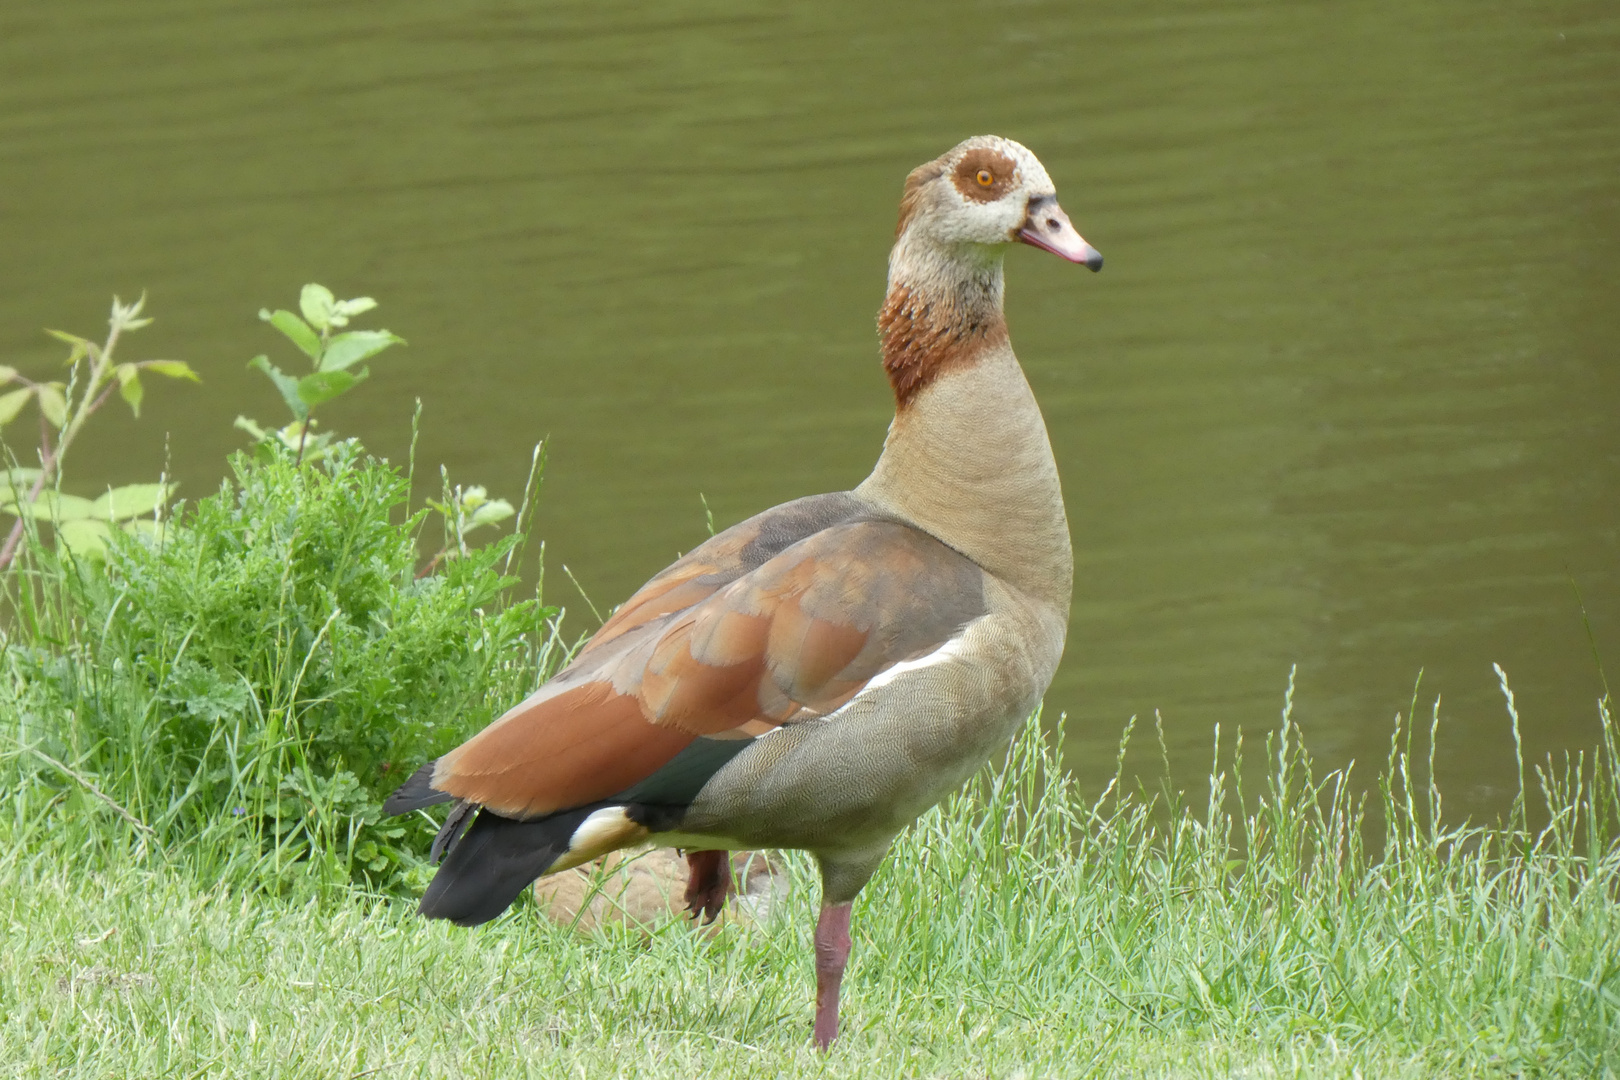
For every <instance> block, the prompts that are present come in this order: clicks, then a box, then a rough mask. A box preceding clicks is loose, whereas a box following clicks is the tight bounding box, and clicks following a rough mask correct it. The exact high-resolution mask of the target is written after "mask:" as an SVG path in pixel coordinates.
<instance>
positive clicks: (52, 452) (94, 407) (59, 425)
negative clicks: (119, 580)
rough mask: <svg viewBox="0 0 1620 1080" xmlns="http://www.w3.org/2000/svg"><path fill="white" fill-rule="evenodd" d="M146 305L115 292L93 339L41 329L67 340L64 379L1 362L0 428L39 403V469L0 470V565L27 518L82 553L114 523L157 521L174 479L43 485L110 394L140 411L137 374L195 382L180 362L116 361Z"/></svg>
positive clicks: (144, 322) (98, 547)
mask: <svg viewBox="0 0 1620 1080" xmlns="http://www.w3.org/2000/svg"><path fill="white" fill-rule="evenodd" d="M145 306H146V297H145V295H144V294H143V295H142V296H141V298H140V299H139V300H137V301H135V302H134V303H133V304H125V303H123V302H121V301H120V300H119V299H118V298H117V297H116V296H115V297H113V303H112V314H111V316H110V317H109V318H108V323H107V337H106V339H105V340H104V341H102V342H101V343H99V344H98V343H96V342H94V341H91V340H90V339H89V338H83V337H79V336H78V335H77V334H69V333H66V332H64V331H61V330H47V331H46V333H48V334H50V335H51V336H52V337H54V338H56V339H58V340H60V341H64V342H66V343H67V345H68V346H69V351H68V356H67V360H66V366H67V367H68V368H69V369H70V371H69V376H68V379H67V381H66V382H62V381H59V380H46V381H35V380H33V379H29V378H27V377H25V376H24V375H22V374H21V373H20V372H19V371H17V369H16V368H13V367H6V366H0V386H13V385H15V386H16V387H17V389H14V390H8V391H6V392H5V393H3V394H0V426H3V425H5V424H9V423H10V422H12V421H13V420H15V419H17V417H18V416H19V415H20V414H21V413H22V411H23V409H24V408H26V407H27V405H28V404H29V402H33V403H34V404H35V405H36V406H37V407H38V410H39V419H40V422H39V468H37V469H34V468H24V467H21V466H16V465H14V466H13V467H12V468H10V469H7V470H6V471H5V472H4V473H0V512H3V513H7V514H10V515H12V516H13V517H15V518H16V519H17V520H16V523H15V524H13V525H12V527H11V531H10V533H9V534H8V535H7V537H6V540H5V543H4V545H0V569H4V568H5V567H7V566H9V565H11V561H12V559H14V558H15V557H16V554H17V545H18V544H19V543H20V542H21V540H22V537H23V533H24V531H25V530H26V527H27V522H29V521H47V522H50V523H51V524H52V525H54V526H55V527H56V535H57V539H58V541H59V542H60V543H62V544H63V545H64V546H66V547H68V548H70V549H72V550H75V551H78V552H80V553H100V552H101V551H102V550H103V548H104V545H105V543H106V539H107V536H108V534H109V533H110V532H111V530H112V527H113V526H114V525H116V524H122V525H123V526H124V528H125V529H126V530H133V529H135V528H145V527H150V528H156V527H157V522H158V520H159V519H160V515H161V512H162V509H163V506H164V505H165V504H166V503H167V502H168V499H169V495H170V494H171V493H172V489H173V485H170V484H166V483H165V484H133V485H129V486H127V487H121V488H114V489H112V490H110V491H108V492H107V493H106V494H105V495H104V496H103V497H102V498H101V499H97V500H89V499H82V498H78V497H76V496H69V495H62V494H61V493H59V492H49V491H48V489H49V488H50V487H51V485H52V484H53V482H55V481H56V480H57V479H58V478H59V477H60V475H61V470H62V460H63V458H65V457H66V456H67V452H68V448H69V447H71V446H72V445H73V442H74V440H75V439H77V438H78V437H79V435H80V433H81V432H83V431H84V427H85V425H86V424H87V423H89V421H90V418H91V417H92V416H94V415H95V414H96V412H97V411H98V410H99V409H100V408H101V407H102V406H103V405H105V404H106V403H107V401H108V399H109V398H111V397H112V395H113V394H114V393H115V392H116V393H117V394H118V395H119V396H120V397H121V398H123V399H124V402H125V404H127V405H128V406H129V408H130V411H131V412H133V413H134V414H135V415H136V416H140V414H141V401H142V400H143V399H144V398H145V396H146V390H145V387H144V385H143V384H142V382H141V375H142V374H143V373H147V374H152V375H161V376H163V377H164V378H169V379H187V380H190V381H191V382H197V381H198V379H197V373H196V372H194V371H192V370H191V368H190V366H188V365H187V364H185V363H184V362H183V361H180V360H138V361H133V362H128V361H124V362H120V361H118V360H116V359H115V356H114V354H115V351H116V350H117V348H118V344H119V340H120V339H121V338H122V336H123V335H124V334H125V333H128V332H130V331H134V330H139V329H140V328H141V327H143V326H148V325H150V324H151V322H152V320H151V319H150V318H142V317H141V310H142V309H143V308H144V307H145ZM145 514H150V515H151V516H152V520H151V521H147V522H137V521H135V520H133V519H136V518H138V517H140V516H141V515H145Z"/></svg>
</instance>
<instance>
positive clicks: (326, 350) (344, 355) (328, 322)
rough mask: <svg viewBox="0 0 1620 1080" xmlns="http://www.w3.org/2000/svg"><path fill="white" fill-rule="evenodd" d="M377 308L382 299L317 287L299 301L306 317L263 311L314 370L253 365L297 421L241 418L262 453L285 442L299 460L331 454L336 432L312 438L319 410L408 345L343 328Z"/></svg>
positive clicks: (390, 336) (265, 360)
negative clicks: (378, 359) (280, 423)
mask: <svg viewBox="0 0 1620 1080" xmlns="http://www.w3.org/2000/svg"><path fill="white" fill-rule="evenodd" d="M376 306H377V301H375V300H373V299H372V298H371V297H369V296H360V297H356V298H354V299H352V300H339V299H337V297H335V296H334V295H333V294H332V290H331V289H328V288H327V287H326V286H324V285H316V284H313V283H312V284H309V285H305V286H304V288H303V291H302V292H301V293H300V294H299V297H298V309H299V311H301V312H302V313H303V317H302V318H300V317H299V316H298V315H295V314H294V313H293V312H291V311H287V310H284V309H278V310H276V311H270V310H269V309H260V311H259V318H261V319H263V320H264V321H265V322H267V323H269V324H270V325H271V326H274V327H275V328H276V329H277V330H279V331H281V333H282V335H283V336H284V337H285V338H286V339H287V340H288V341H290V342H292V343H293V344H294V345H296V346H297V347H298V349H299V351H301V352H302V353H303V354H304V355H305V356H307V357H308V358H309V360H310V364H311V365H312V367H313V370H312V371H311V372H310V374H308V375H304V376H301V377H300V376H293V375H288V374H287V373H285V372H283V371H282V370H281V369H280V368H278V367H276V365H274V364H272V363H271V362H270V358H269V357H268V356H265V355H262V354H261V355H259V356H255V357H254V358H253V359H252V360H250V361H248V367H251V368H254V369H256V370H258V371H262V372H264V374H265V377H266V378H268V379H269V380H270V381H271V383H273V384H274V385H275V388H276V390H277V392H278V393H280V394H281V399H282V400H283V401H285V402H286V403H287V408H288V409H290V410H291V411H292V415H293V421H292V423H290V424H288V425H286V426H285V427H282V428H270V429H266V428H264V427H262V426H261V425H260V424H258V423H257V422H255V421H253V420H249V419H248V418H247V417H245V416H238V417H237V418H236V426H237V427H238V428H241V429H242V430H243V431H246V432H247V433H248V434H249V435H251V436H253V440H254V443H255V444H256V445H257V446H258V447H260V448H261V450H262V451H266V452H267V451H269V449H270V448H271V447H272V446H274V445H277V444H279V445H281V446H283V447H285V448H288V449H291V450H292V451H293V456H294V460H296V461H302V460H303V459H304V456H305V454H306V453H308V454H310V455H312V456H314V457H319V456H320V455H321V454H324V453H325V452H326V449H327V447H329V446H330V445H331V442H332V438H333V435H332V433H331V432H323V433H322V434H320V435H316V436H314V437H313V438H311V435H310V432H311V430H312V429H313V428H314V426H315V418H314V412H315V409H316V407H317V406H320V405H324V404H326V403H327V402H328V401H331V400H332V399H333V398H336V397H338V396H339V395H341V394H346V393H348V392H349V391H350V390H352V389H354V388H355V387H356V386H358V385H359V384H360V383H361V382H363V381H364V380H365V379H366V378H367V377H368V376H369V375H370V374H371V372H370V369H368V368H365V367H358V366H357V365H359V364H361V363H362V362H363V361H366V360H369V359H371V358H372V357H373V356H376V355H377V354H378V353H380V352H382V351H383V350H384V349H386V348H388V347H390V346H392V345H403V344H405V339H404V338H402V337H400V336H399V335H397V334H394V333H392V332H390V331H388V330H344V329H343V328H344V327H346V326H348V325H349V320H350V319H352V318H354V317H355V316H356V315H363V314H365V313H366V312H368V311H370V310H371V309H372V308H374V307H376Z"/></svg>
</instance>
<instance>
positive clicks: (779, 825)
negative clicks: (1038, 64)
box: [385, 136, 1102, 1049]
mask: <svg viewBox="0 0 1620 1080" xmlns="http://www.w3.org/2000/svg"><path fill="white" fill-rule="evenodd" d="M1020 241H1021V242H1023V243H1027V244H1032V245H1034V246H1035V247H1038V248H1042V249H1044V250H1046V251H1050V252H1052V253H1054V254H1056V255H1060V256H1062V257H1063V258H1065V259H1068V260H1069V261H1071V262H1077V263H1084V264H1085V265H1086V266H1088V267H1090V268H1091V269H1092V270H1098V269H1100V268H1101V267H1102V256H1101V255H1099V254H1098V253H1097V251H1096V250H1095V249H1094V248H1092V247H1091V246H1090V245H1089V244H1087V243H1086V242H1085V241H1084V240H1083V239H1081V238H1080V235H1079V234H1078V233H1077V232H1075V230H1074V227H1073V226H1072V225H1071V224H1070V223H1069V219H1068V217H1067V216H1066V215H1065V214H1064V212H1063V211H1062V210H1061V209H1060V208H1059V207H1058V202H1057V195H1056V191H1055V190H1054V188H1053V186H1052V181H1051V180H1050V179H1049V178H1048V177H1047V175H1046V170H1045V169H1044V168H1042V167H1041V163H1040V162H1039V161H1038V160H1036V158H1035V155H1034V154H1031V153H1030V152H1029V151H1028V150H1027V149H1025V148H1024V147H1023V146H1020V145H1019V144H1018V143H1015V142H1012V141H1011V140H1008V139H1003V138H998V137H995V136H980V137H977V138H973V139H969V140H967V141H966V142H964V143H962V144H960V145H959V146H957V147H955V148H954V149H952V150H951V151H950V152H949V153H947V154H945V155H944V156H943V157H940V158H937V159H936V160H934V161H930V162H929V163H928V164H926V165H923V166H921V167H919V168H917V169H915V170H913V171H912V173H911V175H910V176H908V177H906V185H905V193H904V195H903V197H902V198H901V201H900V223H899V227H898V228H897V230H896V239H895V244H894V249H893V251H892V252H891V253H890V255H889V290H888V296H887V298H886V299H885V300H884V303H883V308H882V311H881V312H880V313H879V315H878V329H879V331H880V334H881V338H882V353H883V366H884V369H885V370H886V371H887V372H888V376H889V382H890V384H891V385H892V386H893V388H894V396H895V415H894V421H893V422H892V423H891V424H890V426H889V433H888V437H887V438H886V439H885V441H884V444H883V453H882V455H881V456H880V457H879V458H878V462H877V466H876V467H875V468H874V469H873V470H872V475H871V476H869V477H867V478H866V480H864V481H863V482H862V483H861V485H860V486H859V487H857V488H856V489H855V490H854V491H841V492H837V493H834V494H830V495H812V496H810V497H808V498H803V499H798V500H795V501H793V502H790V503H786V504H784V505H782V506H778V507H776V508H775V509H772V510H767V511H765V512H764V513H762V514H759V515H758V516H756V517H752V518H750V519H748V520H747V521H744V522H743V523H742V524H740V525H736V526H734V527H732V528H730V529H727V530H726V531H725V532H723V533H720V534H719V535H718V536H715V537H713V538H712V539H710V540H709V541H707V542H706V543H704V544H703V545H701V546H700V547H698V548H696V549H695V550H694V551H692V552H691V553H690V554H688V555H687V556H685V557H684V558H682V559H680V560H678V561H676V562H675V563H674V565H672V566H670V567H669V568H668V569H666V570H665V571H663V572H662V573H660V574H659V575H658V576H656V577H654V578H653V579H652V580H651V581H649V582H648V583H647V584H646V585H644V586H643V587H642V588H641V590H640V591H639V592H637V593H636V594H635V595H634V596H632V597H631V598H630V599H629V600H628V601H626V602H625V604H624V606H622V607H621V608H619V609H618V611H617V612H616V613H615V614H614V615H613V617H612V618H610V619H608V621H607V622H606V623H605V624H604V625H603V626H602V628H601V629H600V630H598V631H597V632H596V635H595V636H594V637H593V638H591V640H590V641H589V642H588V643H587V644H586V645H585V646H584V647H583V648H582V649H580V651H579V653H578V654H577V655H576V656H575V658H574V660H573V662H572V663H570V664H569V665H568V666H567V667H566V668H564V669H563V670H562V671H560V672H558V673H557V675H556V676H555V677H553V678H552V679H551V680H550V681H549V682H547V683H546V684H545V685H544V686H542V687H541V688H540V689H539V690H538V691H536V692H535V693H534V695H533V696H531V697H530V698H529V699H528V700H526V701H524V702H523V703H521V704H519V705H517V706H516V707H514V708H513V709H512V710H511V711H510V712H508V713H506V714H505V715H504V716H502V717H501V718H500V719H498V720H496V721H495V722H494V723H492V724H490V725H489V727H487V728H485V729H484V730H483V731H482V732H480V733H479V734H477V735H475V736H473V738H471V739H469V740H468V741H467V742H465V743H463V744H462V745H460V746H458V747H456V748H455V749H454V750H451V751H450V752H449V753H447V754H445V755H444V756H443V757H441V758H439V759H437V760H436V761H431V762H429V763H428V764H426V765H424V766H422V767H421V769H420V770H419V771H418V772H416V774H415V775H413V776H412V777H411V779H410V780H408V781H407V782H406V783H405V784H404V785H403V786H402V787H400V789H399V790H398V791H396V792H394V794H393V795H392V796H390V798H389V799H388V802H387V803H386V807H385V808H386V810H387V811H388V812H389V813H391V814H398V813H404V812H406V811H409V810H415V809H417V808H420V807H424V806H428V805H431V804H433V803H437V802H444V801H449V800H455V802H456V805H455V807H454V808H453V809H452V810H451V811H450V814H449V817H448V819H447V820H446V821H445V824H444V828H443V829H442V830H441V831H440V832H439V835H438V838H437V840H436V841H435V842H434V845H433V852H432V857H433V858H434V859H435V860H437V859H438V858H439V857H440V856H441V855H443V857H444V862H443V865H441V866H440V867H439V870H438V874H437V876H436V877H435V878H434V879H433V881H432V883H431V884H430V885H429V886H428V888H427V891H426V893H425V894H424V895H423V897H422V902H421V912H422V914H423V915H426V916H428V917H430V918H437V919H449V920H451V921H452V922H455V923H458V924H461V925H463V926H472V925H475V924H478V923H482V922H485V921H487V920H490V919H493V918H495V917H496V916H497V915H499V914H501V913H502V912H503V911H505V910H506V908H507V906H508V905H510V904H511V903H512V901H513V900H514V899H516V898H517V896H518V895H519V894H520V893H521V892H522V891H523V890H524V888H525V887H526V886H527V885H528V884H529V883H530V882H531V881H533V880H534V879H535V878H537V877H540V876H542V875H545V874H552V873H556V872H557V871H560V870H564V869H566V868H568V867H572V866H577V865H579V864H580V863H583V862H586V861H588V860H591V859H595V858H597V857H598V856H601V855H604V854H606V853H607V852H610V851H613V850H615V849H618V848H622V847H626V846H629V845H635V844H642V843H645V842H652V843H655V844H660V845H665V846H670V847H683V848H685V849H687V851H688V852H689V853H690V855H689V864H690V874H691V880H690V884H689V886H688V889H687V901H688V904H689V906H690V907H691V908H692V910H693V912H694V914H698V915H700V916H707V917H711V918H712V917H713V916H714V915H716V914H718V912H719V910H720V907H721V905H722V904H723V902H724V900H725V896H726V892H727V889H728V886H729V881H728V878H729V871H728V867H727V860H726V859H725V858H724V856H723V855H722V854H721V852H722V851H723V850H728V849H729V850H735V849H739V848H802V849H805V850H807V851H809V852H811V853H812V854H813V855H814V856H815V858H816V860H817V862H818V863H819V864H820V867H821V878H822V906H821V914H820V917H819V919H818V920H817V922H816V932H815V953H816V1015H815V1042H816V1044H817V1045H818V1046H819V1047H821V1048H823V1049H825V1048H826V1047H827V1046H828V1045H829V1044H830V1043H831V1042H832V1041H833V1040H834V1039H835V1038H837V1035H838V994H839V986H840V983H841V981H842V978H843V973H844V967H845V964H846V963H847V961H848V959H849V950H850V939H849V920H850V906H851V903H852V901H853V900H854V899H855V895H856V894H857V893H859V892H860V891H861V887H862V886H864V885H865V884H866V882H867V880H868V879H870V878H871V876H872V874H873V872H874V871H875V870H876V869H877V867H878V865H879V863H881V862H882V860H883V857H884V855H885V854H886V853H887V851H888V849H889V844H890V843H891V842H892V841H893V840H894V837H895V835H896V834H897V833H899V832H900V831H901V830H902V829H904V828H905V827H906V826H907V825H908V824H910V823H911V822H912V821H914V820H916V818H917V817H918V815H920V814H922V813H923V812H924V811H925V810H927V809H928V808H929V807H931V806H933V805H934V804H935V803H936V802H938V801H939V800H940V799H941V798H943V797H944V796H945V795H947V794H949V793H950V792H952V791H954V790H956V789H957V788H959V787H960V786H961V785H962V784H963V783H964V782H965V781H966V780H967V778H968V777H969V776H970V775H971V774H972V773H973V772H974V771H975V770H977V769H978V768H979V767H980V766H982V765H983V764H984V763H985V762H986V760H987V759H989V758H990V756H991V755H992V754H993V753H994V752H995V750H996V749H997V748H998V747H1001V746H1004V745H1006V743H1007V741H1008V739H1009V738H1010V737H1011V735H1012V733H1013V731H1014V730H1015V729H1016V728H1017V726H1018V725H1019V723H1020V722H1021V721H1022V720H1023V719H1024V718H1025V717H1027V716H1028V715H1029V714H1030V712H1031V711H1032V710H1033V709H1034V708H1035V706H1036V704H1037V703H1038V702H1039V701H1040V698H1041V695H1042V694H1043V693H1044V692H1045V691H1046V688H1047V685H1048V684H1049V683H1050V682H1051V679H1052V674H1053V672H1054V671H1055V670H1056V669H1057V664H1058V657H1059V655H1060V654H1061V653H1062V652H1063V637H1064V630H1065V625H1066V623H1067V620H1068V613H1069V593H1070V588H1071V583H1072V579H1073V558H1072V555H1071V553H1070V550H1069V528H1068V521H1067V519H1066V518H1065V516H1064V512H1063V498H1062V492H1061V491H1060V490H1059V487H1058V473H1057V466H1056V463H1055V462H1054V461H1053V459H1052V449H1051V445H1050V443H1049V442H1048V441H1047V436H1046V426H1045V424H1044V423H1043V422H1042V419H1041V413H1040V409H1039V407H1038V406H1037V405H1036V403H1035V397H1034V395H1033V394H1032V393H1031V392H1030V388H1029V384H1028V383H1027V382H1026V381H1025V379H1024V373H1023V371H1022V370H1021V369H1020V368H1019V366H1018V361H1017V359H1016V358H1015V357H1014V356H1013V351H1012V347H1011V345H1009V344H1008V341H1007V325H1006V322H1005V320H1004V318H1003V316H1002V305H1001V299H1002V291H1003V282H1002V269H1001V261H1002V256H1003V255H1004V254H1005V252H1006V250H1007V247H1008V245H1010V244H1012V243H1015V242H1020ZM475 812H476V816H474V813H475ZM469 820H470V821H471V824H470V826H469V824H468V822H469Z"/></svg>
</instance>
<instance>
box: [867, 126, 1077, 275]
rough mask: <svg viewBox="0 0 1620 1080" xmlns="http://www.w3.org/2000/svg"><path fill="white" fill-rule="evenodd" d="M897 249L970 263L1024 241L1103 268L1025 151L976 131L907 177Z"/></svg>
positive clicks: (992, 257) (1043, 172) (995, 256)
mask: <svg viewBox="0 0 1620 1080" xmlns="http://www.w3.org/2000/svg"><path fill="white" fill-rule="evenodd" d="M895 239H896V244H895V246H896V249H897V252H898V251H899V250H900V249H903V248H907V247H910V246H913V245H916V246H921V247H927V248H933V249H935V250H936V251H938V252H940V253H949V254H950V255H952V256H955V257H956V258H959V259H962V260H964V261H968V262H989V261H994V260H998V259H999V258H1000V255H1001V254H1002V252H1003V251H1004V250H1005V246H1006V245H1007V244H1012V243H1024V244H1029V245H1031V246H1033V247H1037V248H1040V249H1041V250H1042V251H1050V252H1051V253H1052V254H1054V255H1057V256H1059V257H1061V258H1064V259H1067V260H1069V261H1070V262H1074V263H1081V264H1083V265H1084V266H1086V267H1087V268H1089V269H1091V270H1093V271H1095V270H1101V269H1102V264H1103V259H1102V255H1101V254H1100V253H1099V252H1098V251H1097V249H1096V248H1094V247H1092V246H1091V245H1090V244H1088V243H1086V241H1085V240H1084V239H1083V238H1082V237H1081V236H1080V234H1079V233H1078V232H1076V231H1075V228H1074V225H1073V224H1071V223H1070V221H1069V215H1067V214H1065V213H1064V212H1063V208H1062V207H1060V206H1059V205H1058V201H1057V188H1056V187H1055V186H1054V185H1053V184H1052V178H1051V177H1050V176H1048V175H1047V174H1046V169H1045V168H1044V167H1043V166H1042V165H1041V163H1040V160H1039V159H1038V158H1037V157H1036V156H1035V155H1034V154H1032V153H1030V152H1029V150H1028V149H1027V148H1026V147H1024V146H1022V145H1020V144H1019V143H1016V142H1013V141H1012V140H1011V139H1004V138H1001V137H1000V136H998V135H978V136H975V137H974V138H971V139H968V140H966V141H964V142H961V143H958V144H957V145H956V146H954V147H952V148H951V150H949V151H948V152H947V153H945V154H944V155H942V156H941V157H938V158H935V159H934V160H933V161H930V162H928V163H927V164H925V165H920V166H918V167H917V168H915V169H913V170H912V171H911V175H910V176H908V177H906V188H905V195H904V196H903V197H902V199H901V202H900V223H899V225H898V227H897V228H896V230H895Z"/></svg>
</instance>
